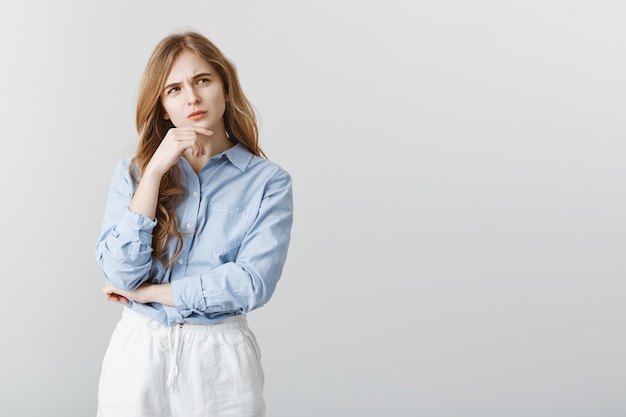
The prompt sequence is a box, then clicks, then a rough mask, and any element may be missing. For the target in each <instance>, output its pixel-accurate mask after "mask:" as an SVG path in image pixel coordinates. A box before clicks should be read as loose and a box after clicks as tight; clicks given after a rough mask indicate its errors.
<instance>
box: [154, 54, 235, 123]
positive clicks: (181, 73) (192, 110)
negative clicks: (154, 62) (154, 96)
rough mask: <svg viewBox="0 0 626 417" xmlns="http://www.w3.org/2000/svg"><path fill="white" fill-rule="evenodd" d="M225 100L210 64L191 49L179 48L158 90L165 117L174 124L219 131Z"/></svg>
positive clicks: (217, 78) (215, 73)
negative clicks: (165, 78) (161, 86)
mask: <svg viewBox="0 0 626 417" xmlns="http://www.w3.org/2000/svg"><path fill="white" fill-rule="evenodd" d="M226 100H227V98H226V97H225V95H224V85H223V83H222V79H221V78H220V76H219V75H218V74H217V72H216V71H215V69H214V68H213V67H212V66H211V64H208V63H207V62H205V61H204V60H203V59H202V58H200V57H199V56H198V55H196V54H195V53H194V52H192V51H189V50H185V51H183V52H181V54H180V55H179V56H178V58H176V60H175V61H174V65H173V66H172V70H171V71H170V74H169V75H168V77H167V80H166V82H165V86H164V87H163V90H162V92H161V103H162V104H163V108H164V109H165V118H166V119H169V120H171V121H172V123H173V124H174V126H175V127H192V126H200V127H204V128H207V129H210V130H212V131H214V132H221V131H224V119H223V116H224V110H225V108H226Z"/></svg>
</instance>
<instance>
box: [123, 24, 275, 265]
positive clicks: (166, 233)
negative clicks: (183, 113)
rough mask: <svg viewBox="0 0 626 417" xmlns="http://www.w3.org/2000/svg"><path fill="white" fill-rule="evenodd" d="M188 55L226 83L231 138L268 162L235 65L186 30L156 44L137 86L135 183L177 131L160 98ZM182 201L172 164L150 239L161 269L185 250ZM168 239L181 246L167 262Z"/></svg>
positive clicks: (226, 116) (226, 117) (176, 170)
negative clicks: (180, 216)
mask: <svg viewBox="0 0 626 417" xmlns="http://www.w3.org/2000/svg"><path fill="white" fill-rule="evenodd" d="M185 50H189V51H192V52H194V53H196V54H197V55H198V56H199V57H200V58H202V59H204V60H205V61H206V62H207V63H209V64H210V65H211V66H212V67H213V68H214V69H215V71H216V72H217V73H218V75H219V76H220V78H221V80H222V83H223V85H224V94H225V96H226V97H228V101H227V102H226V109H225V111H224V126H225V128H226V133H227V135H228V137H229V138H230V139H231V140H232V141H234V142H240V143H241V144H243V145H244V146H245V147H246V148H248V150H250V152H252V153H253V154H255V155H257V156H260V157H262V158H265V154H264V153H263V151H262V150H261V148H260V147H259V143H258V141H259V137H258V136H259V132H258V127H257V120H256V114H255V112H254V109H253V107H252V105H251V104H250V102H249V101H248V99H247V98H246V96H245V95H244V93H243V90H242V88H241V85H240V83H239V77H238V76H237V70H236V68H235V66H234V64H233V63H232V62H231V61H230V60H229V59H228V58H226V56H225V55H224V54H223V53H222V52H221V51H220V50H219V48H218V47H217V46H215V44H213V42H211V41H210V40H209V39H207V38H206V37H205V36H203V35H201V34H200V33H198V32H195V31H184V32H181V33H175V34H171V35H169V36H167V37H165V38H164V39H162V40H161V41H160V42H159V43H158V44H157V46H156V47H155V49H154V51H153V52H152V55H151V56H150V58H149V59H148V64H147V65H146V69H145V71H144V74H143V77H142V79H141V83H140V85H139V96H138V99H137V110H136V115H135V123H136V127H137V133H138V135H139V142H138V144H137V152H136V154H135V157H134V158H133V163H132V164H131V167H130V173H131V176H132V177H133V179H134V180H135V182H138V178H137V176H136V175H135V172H137V173H138V174H139V175H140V176H141V175H143V172H144V170H145V168H146V166H147V165H148V162H150V159H151V158H152V156H153V155H154V153H155V152H156V150H157V148H158V147H159V145H160V144H161V141H162V140H163V138H164V137H165V135H166V134H167V132H168V130H169V129H170V128H172V127H173V125H172V122H171V121H170V120H166V119H165V117H164V115H165V110H164V108H163V105H162V104H161V99H160V97H161V92H162V89H163V87H164V85H165V82H166V79H167V77H168V75H169V73H170V71H171V69H172V66H173V64H174V61H175V60H176V58H178V56H179V55H180V53H181V52H183V51H185ZM184 196H185V190H184V188H183V186H182V183H181V172H180V169H179V168H178V167H177V166H176V165H174V166H173V167H172V168H171V169H170V170H169V171H168V172H167V173H166V174H165V175H164V176H163V178H162V180H161V185H160V188H159V199H158V203H157V210H156V220H157V225H156V227H155V229H154V231H153V237H152V248H153V251H154V255H155V256H156V257H157V258H158V259H159V260H160V261H161V262H162V263H163V265H167V266H170V265H171V264H172V263H173V262H174V260H175V259H176V257H177V256H178V254H179V253H180V251H181V250H182V239H183V233H182V232H180V231H179V230H178V220H177V218H176V215H175V213H174V211H175V209H176V208H177V207H178V205H179V204H180V202H181V201H182V199H183V198H184ZM170 237H174V238H176V239H177V240H178V242H179V244H178V249H177V251H176V253H175V254H174V255H173V256H171V257H170V258H169V259H167V253H165V246H166V243H167V241H168V239H169V238H170Z"/></svg>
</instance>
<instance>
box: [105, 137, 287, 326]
mask: <svg viewBox="0 0 626 417" xmlns="http://www.w3.org/2000/svg"><path fill="white" fill-rule="evenodd" d="M129 163H130V157H128V158H125V159H123V160H122V161H120V162H119V163H118V165H117V167H116V169H115V174H114V176H113V179H112V181H111V186H110V190H109V195H108V199H107V203H106V209H105V213H104V221H103V226H102V232H101V234H100V236H99V238H98V241H97V244H96V257H97V260H98V263H99V265H100V268H101V270H102V272H103V274H104V276H105V278H106V279H107V280H108V281H109V282H110V283H111V284H112V285H113V286H115V287H117V288H120V289H128V290H133V289H135V288H137V287H138V286H139V285H140V284H141V283H143V282H152V283H166V282H171V283H172V291H173V293H174V300H175V302H176V307H170V306H165V305H163V304H160V303H148V304H140V303H136V302H132V301H131V303H130V305H129V307H130V308H132V309H134V310H137V311H139V312H141V313H143V314H145V315H147V316H149V317H151V318H153V319H155V320H157V321H159V322H161V323H163V324H166V325H173V324H176V323H182V322H187V323H194V324H209V323H215V322H218V321H220V320H221V319H223V318H225V317H227V316H231V315H236V314H244V313H247V312H249V311H251V310H253V309H255V308H258V307H261V306H262V305H264V304H265V303H267V302H268V300H269V299H270V297H271V296H272V293H273V292H274V289H275V288H276V284H277V282H278V280H279V278H280V275H281V273H282V270H283V265H284V263H285V259H286V257H287V249H288V246H289V240H290V235H291V226H292V221H293V198H292V188H291V177H290V176H289V174H288V173H287V172H286V171H285V170H284V169H282V168H281V167H280V166H278V165H276V164H275V163H272V162H270V161H267V160H265V159H263V158H259V157H257V156H255V155H253V154H252V153H251V152H250V151H248V150H247V149H246V148H245V147H244V146H243V145H241V144H237V145H235V146H234V147H232V148H230V149H228V150H226V151H225V152H222V153H221V154H218V155H215V156H213V157H212V158H211V159H209V161H208V162H207V164H206V165H205V166H204V167H203V168H202V170H201V171H200V172H199V173H198V174H196V173H195V172H194V170H193V169H192V167H191V165H190V164H189V163H188V162H187V160H186V159H184V158H181V159H180V160H179V161H178V167H179V168H180V169H181V171H182V174H183V181H182V183H183V186H184V187H185V188H186V195H185V198H184V200H183V202H182V203H181V204H180V206H179V207H178V208H177V210H176V216H177V217H178V222H179V223H178V224H179V228H180V230H181V232H183V233H185V235H184V238H183V244H182V246H183V247H182V251H181V253H180V255H179V256H178V257H177V258H176V260H175V262H174V264H173V265H172V266H171V267H170V268H169V269H168V268H165V267H164V266H163V264H162V263H161V262H160V261H159V260H158V259H157V258H155V257H153V256H152V231H153V229H154V227H155V226H156V222H155V221H153V220H152V219H150V218H149V217H147V216H144V215H140V214H137V213H133V212H131V211H130V210H129V209H128V205H129V203H130V200H131V198H132V195H133V193H134V191H135V188H136V185H135V184H134V182H133V180H132V179H131V177H130V174H129V172H128V167H129ZM176 245H177V242H176V239H170V240H169V242H168V244H167V247H166V250H167V253H168V254H170V255H172V254H174V253H175V252H176Z"/></svg>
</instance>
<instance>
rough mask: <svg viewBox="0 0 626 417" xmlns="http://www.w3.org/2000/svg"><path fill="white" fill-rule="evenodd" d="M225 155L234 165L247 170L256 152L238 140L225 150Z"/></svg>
mask: <svg viewBox="0 0 626 417" xmlns="http://www.w3.org/2000/svg"><path fill="white" fill-rule="evenodd" d="M224 155H226V157H227V158H228V160H229V161H230V162H231V163H232V164H233V165H234V166H236V167H237V168H239V169H240V170H242V171H245V170H246V168H247V167H248V165H249V164H250V161H251V160H252V158H254V154H253V153H252V152H250V151H249V150H248V148H246V147H245V146H244V145H243V144H242V143H241V142H237V144H235V146H233V147H232V148H230V149H227V150H226V151H224Z"/></svg>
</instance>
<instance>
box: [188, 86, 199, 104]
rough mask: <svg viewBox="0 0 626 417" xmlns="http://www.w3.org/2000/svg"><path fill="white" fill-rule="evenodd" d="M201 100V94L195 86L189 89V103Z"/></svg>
mask: <svg viewBox="0 0 626 417" xmlns="http://www.w3.org/2000/svg"><path fill="white" fill-rule="evenodd" d="M199 101H200V96H199V95H198V93H197V92H196V90H195V89H194V88H188V89H187V102H188V103H189V104H196V103H198V102H199Z"/></svg>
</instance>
